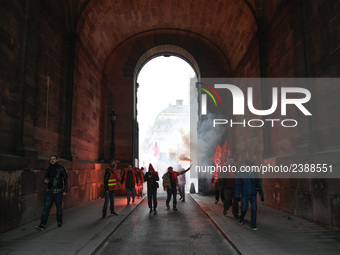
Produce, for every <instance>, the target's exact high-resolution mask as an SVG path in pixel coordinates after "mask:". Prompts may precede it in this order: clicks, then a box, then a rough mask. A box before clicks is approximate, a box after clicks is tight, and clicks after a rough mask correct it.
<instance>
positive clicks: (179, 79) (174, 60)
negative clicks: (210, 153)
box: [137, 56, 197, 188]
mask: <svg viewBox="0 0 340 255" xmlns="http://www.w3.org/2000/svg"><path fill="white" fill-rule="evenodd" d="M195 79H196V74H195V72H194V70H193V68H192V67H191V66H190V65H189V64H188V63H187V62H186V61H185V60H183V59H181V58H179V57H176V56H166V57H165V56H159V57H156V58H153V59H151V60H149V61H148V62H147V63H146V64H145V65H144V66H143V67H142V69H141V70H140V72H139V74H138V79H137V83H138V89H137V120H138V126H139V162H138V165H139V167H143V168H144V169H146V170H147V168H148V165H149V163H151V164H153V166H154V167H155V169H156V170H157V171H158V172H159V174H160V176H162V175H163V174H164V173H165V172H166V170H167V167H169V166H173V167H174V169H176V168H177V167H178V166H179V165H180V166H181V167H182V168H187V167H189V166H190V165H191V164H192V163H193V160H192V159H191V156H190V89H193V84H194V83H193V81H194V80H195ZM187 179H188V180H187V186H188V188H189V185H190V184H191V183H192V182H194V185H195V184H196V186H197V179H195V178H193V179H192V180H191V178H190V175H189V174H187Z"/></svg>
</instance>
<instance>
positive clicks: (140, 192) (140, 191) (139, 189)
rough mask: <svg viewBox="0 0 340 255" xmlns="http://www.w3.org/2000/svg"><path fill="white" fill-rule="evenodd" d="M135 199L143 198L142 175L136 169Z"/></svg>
mask: <svg viewBox="0 0 340 255" xmlns="http://www.w3.org/2000/svg"><path fill="white" fill-rule="evenodd" d="M136 183H137V198H140V197H141V198H142V197H143V185H144V174H143V172H142V170H140V169H139V168H136Z"/></svg>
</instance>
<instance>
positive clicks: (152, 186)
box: [144, 164, 159, 214]
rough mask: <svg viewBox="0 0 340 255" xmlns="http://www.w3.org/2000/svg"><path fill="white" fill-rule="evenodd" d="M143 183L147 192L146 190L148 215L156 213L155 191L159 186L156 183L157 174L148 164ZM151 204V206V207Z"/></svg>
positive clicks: (157, 179)
mask: <svg viewBox="0 0 340 255" xmlns="http://www.w3.org/2000/svg"><path fill="white" fill-rule="evenodd" d="M144 181H146V182H147V190H148V205H149V208H150V213H152V208H153V213H154V214H156V213H157V210H156V208H157V189H158V187H159V184H158V182H157V181H159V176H158V172H156V171H155V169H154V168H153V166H152V164H149V171H148V172H146V173H145V175H144ZM152 204H153V206H152Z"/></svg>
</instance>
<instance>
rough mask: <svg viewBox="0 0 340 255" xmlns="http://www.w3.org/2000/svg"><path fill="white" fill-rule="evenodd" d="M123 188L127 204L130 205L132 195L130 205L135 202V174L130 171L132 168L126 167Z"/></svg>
mask: <svg viewBox="0 0 340 255" xmlns="http://www.w3.org/2000/svg"><path fill="white" fill-rule="evenodd" d="M123 183H125V188H126V198H127V204H128V205H129V204H130V197H131V195H132V203H134V202H135V197H136V187H135V186H136V175H135V172H134V171H133V169H132V166H131V165H129V166H128V170H127V171H126V172H125V176H124V181H123Z"/></svg>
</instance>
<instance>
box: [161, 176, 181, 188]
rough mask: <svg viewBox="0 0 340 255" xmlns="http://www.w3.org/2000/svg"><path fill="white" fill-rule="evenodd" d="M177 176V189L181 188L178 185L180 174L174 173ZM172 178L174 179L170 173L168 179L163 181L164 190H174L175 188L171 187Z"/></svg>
mask: <svg viewBox="0 0 340 255" xmlns="http://www.w3.org/2000/svg"><path fill="white" fill-rule="evenodd" d="M174 173H175V174H176V187H179V185H178V178H177V177H178V173H177V172H174ZM170 178H172V175H171V174H169V173H166V178H164V179H163V187H164V188H170V189H173V188H175V187H171V182H170Z"/></svg>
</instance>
